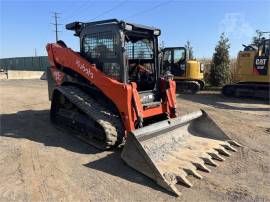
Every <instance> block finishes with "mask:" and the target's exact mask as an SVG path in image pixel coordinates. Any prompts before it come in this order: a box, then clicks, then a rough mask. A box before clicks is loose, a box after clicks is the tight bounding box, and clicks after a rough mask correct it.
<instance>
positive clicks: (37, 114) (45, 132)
mask: <svg viewBox="0 0 270 202" xmlns="http://www.w3.org/2000/svg"><path fill="white" fill-rule="evenodd" d="M0 116H1V128H0V132H1V136H5V137H11V138H25V139H28V140H31V141H35V142H39V143H42V144H44V145H46V146H52V147H62V148H64V149H67V150H69V151H72V152H77V153H82V154H95V153H97V152H98V150H97V149H95V148H94V147H91V146H89V145H88V144H85V143H83V142H82V141H80V140H79V139H77V138H75V137H73V136H71V135H68V134H69V133H68V131H67V132H62V131H60V130H57V129H56V128H55V127H54V126H53V125H52V124H51V122H50V119H49V110H40V111H36V110H26V111H19V112H17V113H13V114H1V115H0Z"/></svg>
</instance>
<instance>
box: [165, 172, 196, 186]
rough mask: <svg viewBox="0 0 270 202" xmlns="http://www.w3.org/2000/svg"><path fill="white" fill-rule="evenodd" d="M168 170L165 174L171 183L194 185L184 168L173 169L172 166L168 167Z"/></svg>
mask: <svg viewBox="0 0 270 202" xmlns="http://www.w3.org/2000/svg"><path fill="white" fill-rule="evenodd" d="M166 170H167V172H165V173H164V174H163V176H164V178H165V179H166V180H168V181H169V182H170V183H171V184H176V183H177V182H181V183H182V184H184V185H185V186H187V187H192V186H193V185H192V184H191V182H190V181H189V180H188V179H187V178H186V176H187V173H186V172H184V171H183V170H178V171H177V170H171V169H170V168H168V169H166Z"/></svg>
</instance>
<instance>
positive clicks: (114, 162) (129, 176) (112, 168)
mask: <svg viewBox="0 0 270 202" xmlns="http://www.w3.org/2000/svg"><path fill="white" fill-rule="evenodd" d="M120 156H121V154H120V151H117V152H114V153H112V154H110V155H108V156H107V157H105V158H101V159H98V160H96V161H92V162H90V163H88V164H85V166H86V167H88V168H91V169H95V170H98V171H102V172H104V173H108V174H111V175H113V176H117V177H120V178H123V179H126V180H128V181H130V182H133V183H137V184H141V185H144V186H146V187H151V188H152V189H155V190H158V191H161V192H164V193H166V194H169V195H171V196H175V195H174V194H173V193H171V192H169V191H167V190H165V189H163V188H161V187H160V186H158V185H157V184H156V183H155V182H154V181H152V180H151V179H149V178H148V177H146V176H144V175H142V174H141V173H139V172H138V171H136V170H134V169H132V168H131V167H129V166H128V165H126V164H125V162H124V161H123V160H122V159H121V157H120Z"/></svg>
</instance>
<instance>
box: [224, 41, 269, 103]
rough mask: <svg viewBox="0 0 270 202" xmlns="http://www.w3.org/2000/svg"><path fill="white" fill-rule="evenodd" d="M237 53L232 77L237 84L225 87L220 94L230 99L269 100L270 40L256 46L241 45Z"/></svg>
mask: <svg viewBox="0 0 270 202" xmlns="http://www.w3.org/2000/svg"><path fill="white" fill-rule="evenodd" d="M243 46H244V50H243V51H240V52H239V53H238V57H237V66H236V70H235V72H234V73H233V77H234V78H236V80H237V82H236V83H234V84H228V85H225V86H224V87H223V88H222V93H223V95H225V96H230V97H253V98H262V99H269V85H270V72H269V69H268V68H269V66H270V61H269V53H270V48H269V47H270V39H262V40H261V42H260V44H259V45H258V46H256V45H248V46H246V45H243Z"/></svg>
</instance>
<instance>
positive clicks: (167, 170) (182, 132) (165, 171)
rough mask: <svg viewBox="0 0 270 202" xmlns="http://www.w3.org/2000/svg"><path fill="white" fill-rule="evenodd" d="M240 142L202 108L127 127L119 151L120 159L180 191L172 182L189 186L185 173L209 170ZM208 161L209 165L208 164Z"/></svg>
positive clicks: (168, 188) (190, 173) (162, 184)
mask: <svg viewBox="0 0 270 202" xmlns="http://www.w3.org/2000/svg"><path fill="white" fill-rule="evenodd" d="M235 147H241V145H240V144H239V143H237V142H235V141H233V140H231V139H230V138H229V137H228V136H227V135H226V134H225V133H224V132H223V131H222V130H221V129H220V128H219V127H218V125H217V124H216V123H215V122H214V121H213V120H212V119H211V118H210V117H209V116H208V115H207V114H206V113H205V112H203V111H199V112H194V113H192V114H188V115H184V116H182V117H178V118H175V119H171V120H170V121H168V120H164V121H162V122H160V123H156V124H151V125H149V126H145V127H143V128H139V129H136V130H134V131H131V132H130V133H129V135H128V138H127V142H126V144H125V147H124V150H123V152H122V158H123V159H124V161H125V162H126V163H127V164H128V165H130V166H131V167H133V168H134V169H136V170H138V171H140V172H141V173H143V174H145V175H146V176H148V177H150V178H151V179H153V180H154V181H156V182H157V183H158V184H159V185H160V186H162V187H163V188H165V189H167V190H168V191H171V192H173V193H175V194H176V195H178V196H179V195H180V192H179V191H178V190H177V187H176V184H177V183H181V184H183V185H185V186H187V187H192V183H191V182H190V181H189V180H188V176H190V175H192V176H193V177H195V178H198V179H202V176H201V175H200V173H199V172H198V170H200V171H204V172H207V173H209V172H211V170H210V168H211V167H210V168H208V167H209V166H218V163H217V161H216V160H218V161H224V160H225V157H226V156H227V157H228V156H231V153H232V152H230V151H233V152H236V151H237V150H236V149H235ZM208 165H209V166H208Z"/></svg>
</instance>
